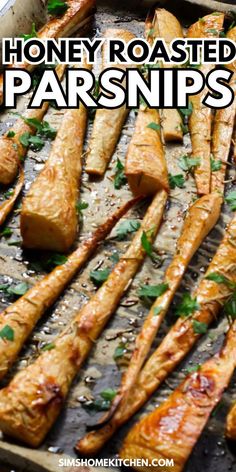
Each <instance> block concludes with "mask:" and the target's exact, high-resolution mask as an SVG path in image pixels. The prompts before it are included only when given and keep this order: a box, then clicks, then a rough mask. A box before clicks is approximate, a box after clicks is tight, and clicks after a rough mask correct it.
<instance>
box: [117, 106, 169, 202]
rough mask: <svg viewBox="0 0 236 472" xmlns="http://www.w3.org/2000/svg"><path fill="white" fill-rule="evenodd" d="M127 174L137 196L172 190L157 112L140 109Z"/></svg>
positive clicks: (129, 150)
mask: <svg viewBox="0 0 236 472" xmlns="http://www.w3.org/2000/svg"><path fill="white" fill-rule="evenodd" d="M125 174H126V177H127V179H128V183H129V186H130V188H131V190H132V192H133V193H134V194H135V195H152V194H155V193H156V192H157V191H158V190H160V189H161V188H164V189H165V190H166V191H169V182H168V173H167V166H166V160H165V153H164V148H163V144H162V141H161V127H160V119H159V113H158V111H157V110H155V109H153V110H150V109H148V108H147V109H146V110H139V112H138V116H137V120H136V124H135V130H134V133H133V136H132V138H131V141H130V144H129V147H128V151H127V155H126V161H125Z"/></svg>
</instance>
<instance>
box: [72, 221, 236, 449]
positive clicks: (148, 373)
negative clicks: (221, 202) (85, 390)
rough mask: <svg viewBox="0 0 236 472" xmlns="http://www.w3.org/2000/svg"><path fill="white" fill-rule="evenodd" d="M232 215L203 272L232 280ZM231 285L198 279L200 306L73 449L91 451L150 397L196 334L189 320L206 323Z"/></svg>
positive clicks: (235, 249) (235, 226) (235, 231)
mask: <svg viewBox="0 0 236 472" xmlns="http://www.w3.org/2000/svg"><path fill="white" fill-rule="evenodd" d="M235 242H236V216H235V217H234V218H233V219H232V221H231V223H230V225H229V226H228V228H227V230H226V233H225V236H224V239H223V241H222V242H221V244H220V246H219V248H218V250H217V252H216V254H215V256H214V258H213V259H212V262H211V263H210V265H209V267H208V270H207V272H206V276H207V275H209V274H210V273H212V272H218V273H220V274H222V275H224V276H225V277H228V278H229V279H230V280H232V281H233V282H236V276H235V274H233V272H232V268H233V267H234V264H235V257H236V244H235ZM232 291H233V288H231V289H230V288H228V287H226V286H225V285H219V284H217V283H215V282H213V281H211V280H207V279H206V278H204V279H202V280H201V282H200V284H199V286H198V288H197V289H196V290H195V292H194V294H193V296H194V297H196V299H197V302H198V303H199V305H200V309H199V310H197V311H195V312H194V313H193V315H192V317H190V318H184V319H183V318H181V317H180V318H179V319H178V320H177V321H176V323H175V324H174V325H173V327H172V328H171V329H170V331H169V332H168V334H167V335H166V336H165V338H164V339H163V341H162V342H161V344H160V345H159V346H158V347H157V349H156V350H155V351H154V353H153V354H152V355H151V356H150V357H149V359H148V360H147V362H146V363H145V364H144V367H143V369H142V370H141V372H140V374H139V377H138V379H137V382H136V384H135V385H134V386H133V388H132V390H131V392H130V395H129V397H128V398H127V399H126V398H125V401H124V403H123V402H121V404H120V405H119V408H118V409H117V411H115V413H114V415H113V417H112V418H111V419H110V421H108V422H107V424H105V425H104V426H103V427H102V428H101V429H99V430H97V431H92V432H91V433H88V434H87V435H86V436H85V437H84V438H83V439H81V441H79V442H78V444H77V445H76V448H77V450H78V451H79V452H80V453H82V454H86V455H94V454H96V453H97V451H98V450H99V449H101V447H102V446H104V444H105V443H106V441H108V439H110V438H111V436H112V435H113V434H114V433H115V431H116V430H117V429H118V428H119V427H120V426H121V425H122V424H124V423H125V422H126V421H128V419H129V418H131V417H132V416H133V415H134V414H135V413H136V412H137V411H138V410H139V409H140V408H141V407H142V406H143V405H144V403H145V402H146V401H147V400H148V399H149V398H150V396H151V395H152V393H153V392H154V391H155V390H156V389H157V388H158V387H159V385H160V384H161V383H162V382H163V380H165V379H166V377H167V376H168V375H169V374H170V372H172V371H173V370H174V369H175V368H176V366H177V365H178V364H179V363H180V361H181V360H182V359H183V358H184V357H185V356H186V355H187V354H188V353H189V351H190V350H191V348H192V347H193V346H194V344H195V343H196V341H197V340H198V339H199V337H200V334H196V333H195V332H194V329H193V323H192V321H193V320H196V321H199V322H202V323H206V324H207V325H209V324H210V323H211V322H212V321H213V320H214V319H215V318H216V316H217V315H218V313H219V311H220V308H221V306H222V304H223V303H224V302H226V301H227V299H228V297H229V296H230V294H232Z"/></svg>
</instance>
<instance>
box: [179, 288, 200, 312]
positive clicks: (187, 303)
mask: <svg viewBox="0 0 236 472" xmlns="http://www.w3.org/2000/svg"><path fill="white" fill-rule="evenodd" d="M198 309H199V304H198V302H197V299H196V298H192V297H191V295H190V294H189V293H185V294H184V295H183V298H182V302H181V303H180V304H179V306H178V307H177V309H176V315H177V316H181V318H186V317H188V316H190V315H191V314H192V313H193V312H194V311H196V310H198Z"/></svg>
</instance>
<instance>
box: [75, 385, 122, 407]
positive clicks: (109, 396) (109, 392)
mask: <svg viewBox="0 0 236 472" xmlns="http://www.w3.org/2000/svg"><path fill="white" fill-rule="evenodd" d="M99 395H100V397H101V398H98V399H96V400H93V401H91V402H89V403H84V404H82V406H83V407H84V408H86V409H88V410H92V411H106V410H109V409H110V406H111V402H112V400H113V399H114V398H115V396H116V391H115V390H113V389H112V388H107V389H106V390H103V392H101V393H100V394H99Z"/></svg>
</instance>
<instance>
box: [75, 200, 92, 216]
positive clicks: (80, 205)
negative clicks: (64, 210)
mask: <svg viewBox="0 0 236 472" xmlns="http://www.w3.org/2000/svg"><path fill="white" fill-rule="evenodd" d="M88 206H89V204H88V203H87V202H84V201H82V200H80V201H79V202H78V203H76V210H77V212H78V213H79V214H80V216H81V215H83V210H86V208H88Z"/></svg>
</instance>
